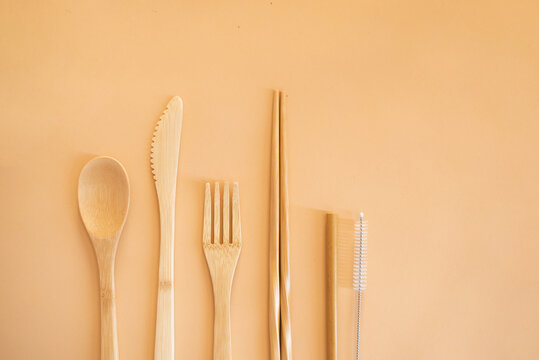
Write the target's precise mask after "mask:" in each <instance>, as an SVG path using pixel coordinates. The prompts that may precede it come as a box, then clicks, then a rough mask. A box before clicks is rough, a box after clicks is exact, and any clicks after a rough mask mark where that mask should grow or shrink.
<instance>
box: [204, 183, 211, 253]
mask: <svg viewBox="0 0 539 360" xmlns="http://www.w3.org/2000/svg"><path fill="white" fill-rule="evenodd" d="M202 242H203V243H204V244H211V190H210V183H206V195H205V196H204V229H203V232H202Z"/></svg>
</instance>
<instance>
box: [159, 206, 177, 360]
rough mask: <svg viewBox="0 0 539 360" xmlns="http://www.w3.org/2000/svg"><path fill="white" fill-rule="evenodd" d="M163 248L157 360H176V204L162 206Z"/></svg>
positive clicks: (160, 271) (160, 263)
mask: <svg viewBox="0 0 539 360" xmlns="http://www.w3.org/2000/svg"><path fill="white" fill-rule="evenodd" d="M160 213H161V249H160V254H159V288H158V291H157V322H156V329H155V353H154V359H155V360H174V206H173V205H172V206H165V207H160Z"/></svg>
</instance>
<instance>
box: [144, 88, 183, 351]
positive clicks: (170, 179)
mask: <svg viewBox="0 0 539 360" xmlns="http://www.w3.org/2000/svg"><path fill="white" fill-rule="evenodd" d="M182 113H183V103H182V99H180V97H178V96H175V97H173V98H172V100H170V102H169V103H168V105H167V108H166V110H165V112H164V113H163V115H162V116H161V118H160V120H159V122H158V123H157V127H156V129H155V133H154V137H153V141H152V150H151V164H152V169H153V170H152V172H153V174H154V180H155V188H156V190H157V198H158V201H159V214H160V222H161V245H160V247H161V249H160V256H159V288H158V291H157V321H156V329H155V352H154V359H155V360H174V210H175V207H176V206H175V204H176V180H177V177H178V159H179V154H180V137H181V132H182Z"/></svg>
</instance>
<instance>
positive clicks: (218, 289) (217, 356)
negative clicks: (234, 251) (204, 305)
mask: <svg viewBox="0 0 539 360" xmlns="http://www.w3.org/2000/svg"><path fill="white" fill-rule="evenodd" d="M223 280H225V281H214V284H215V286H214V288H213V299H214V306H215V315H214V320H213V360H231V359H232V345H231V341H230V338H231V336H230V294H231V290H232V280H230V281H226V279H223Z"/></svg>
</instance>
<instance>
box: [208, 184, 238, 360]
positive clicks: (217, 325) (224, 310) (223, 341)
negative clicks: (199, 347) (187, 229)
mask: <svg viewBox="0 0 539 360" xmlns="http://www.w3.org/2000/svg"><path fill="white" fill-rule="evenodd" d="M229 196H230V195H229V190H228V184H225V188H224V194H223V239H222V241H221V236H220V230H221V224H220V216H219V214H220V212H221V211H220V201H221V199H220V191H219V184H218V183H216V184H215V195H214V210H213V229H214V230H213V240H212V231H211V228H212V214H211V190H210V184H209V183H207V184H206V195H205V199H204V230H203V235H202V243H203V249H204V254H205V255H206V262H207V263H208V268H209V270H210V275H211V280H212V285H213V301H214V308H215V313H214V324H213V359H214V360H231V359H232V345H231V336H230V294H231V292H232V280H233V279H234V272H235V270H236V265H237V263H238V258H239V257H240V251H241V222H240V193H239V187H238V184H237V183H234V187H233V190H232V238H230V227H229V226H230V222H231V220H230V206H229V201H230V200H229Z"/></svg>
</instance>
